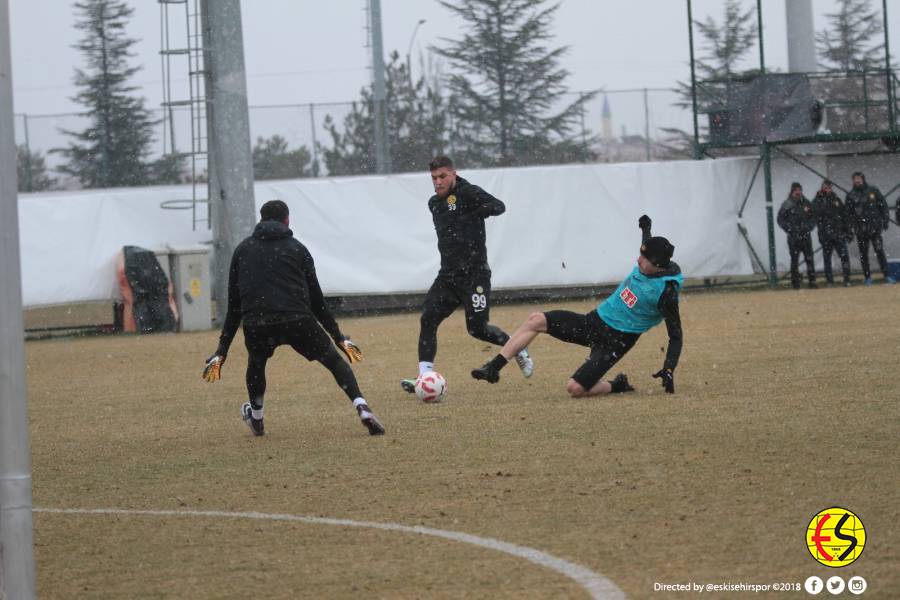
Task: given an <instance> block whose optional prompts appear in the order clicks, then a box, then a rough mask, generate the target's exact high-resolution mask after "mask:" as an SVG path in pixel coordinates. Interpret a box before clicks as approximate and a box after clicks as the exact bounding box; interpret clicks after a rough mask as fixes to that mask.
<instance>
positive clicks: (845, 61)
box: [815, 0, 888, 133]
mask: <svg viewBox="0 0 900 600" xmlns="http://www.w3.org/2000/svg"><path fill="white" fill-rule="evenodd" d="M825 17H826V19H827V20H828V26H827V27H826V28H825V29H822V30H821V31H818V32H817V33H816V49H817V51H818V54H819V65H820V66H821V67H822V68H823V69H825V70H827V71H829V72H830V73H832V74H833V75H834V76H833V77H828V78H823V79H819V80H817V81H815V86H816V90H815V91H816V95H817V96H818V97H819V98H821V99H822V100H824V102H825V106H826V114H825V119H826V123H827V126H828V128H829V130H830V131H832V132H833V133H837V132H841V133H847V132H854V131H866V130H869V131H873V130H879V129H886V128H887V126H888V113H887V106H886V103H887V80H886V78H885V76H884V69H885V53H884V41H883V40H884V37H883V36H884V29H883V26H882V15H881V12H880V11H876V10H872V5H871V1H870V0H839V1H838V6H837V10H836V11H835V12H833V13H828V14H826V15H825ZM878 71H880V73H879V72H878ZM873 101H875V103H873ZM879 102H880V105H879V104H878V103H879ZM866 104H868V106H866Z"/></svg>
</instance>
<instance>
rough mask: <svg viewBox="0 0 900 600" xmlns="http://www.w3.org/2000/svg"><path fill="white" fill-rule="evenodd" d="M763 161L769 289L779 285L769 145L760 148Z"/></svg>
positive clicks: (764, 144)
mask: <svg viewBox="0 0 900 600" xmlns="http://www.w3.org/2000/svg"><path fill="white" fill-rule="evenodd" d="M760 152H761V153H762V161H763V176H764V179H765V188H766V226H767V228H768V231H769V287H771V288H774V287H776V286H777V285H778V265H777V263H776V262H775V215H774V212H775V211H774V208H773V206H772V156H771V152H770V149H769V143H768V142H765V141H764V142H763V143H762V146H760Z"/></svg>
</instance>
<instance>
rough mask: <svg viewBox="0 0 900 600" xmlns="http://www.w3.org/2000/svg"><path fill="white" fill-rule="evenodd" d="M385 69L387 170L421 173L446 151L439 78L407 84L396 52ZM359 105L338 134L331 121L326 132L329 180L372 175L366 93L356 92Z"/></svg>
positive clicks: (370, 104)
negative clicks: (436, 156) (389, 155)
mask: <svg viewBox="0 0 900 600" xmlns="http://www.w3.org/2000/svg"><path fill="white" fill-rule="evenodd" d="M389 59H390V60H389V62H388V63H387V65H385V89H386V99H385V104H386V106H387V124H388V127H387V129H388V144H389V146H390V153H391V164H392V165H393V170H394V171H395V172H398V173H402V172H408V171H421V170H423V169H425V168H426V166H427V164H428V161H429V160H430V159H431V158H432V157H433V156H434V155H435V154H439V153H441V152H444V151H445V149H446V132H447V107H446V102H445V100H444V99H443V98H442V97H441V95H440V93H439V92H438V83H437V82H438V78H439V73H435V74H432V75H431V76H430V77H429V76H422V77H420V78H419V79H418V81H416V82H415V83H411V82H410V77H409V73H408V72H407V68H406V65H405V63H403V62H402V61H401V60H400V55H399V53H397V52H396V51H394V52H392V53H391V55H390V57H389ZM360 96H361V97H360V100H359V101H358V102H354V103H353V106H352V109H351V111H350V113H349V114H347V115H346V116H345V117H344V119H343V123H342V124H343V127H342V128H339V127H338V124H337V123H336V122H335V120H334V118H332V117H331V115H328V116H326V117H325V128H326V130H327V131H328V133H329V135H330V136H331V141H332V145H331V147H322V148H321V150H322V155H323V157H324V160H325V167H326V168H327V169H328V173H329V174H330V175H359V174H370V173H375V172H376V169H375V142H374V140H375V130H374V120H373V119H374V117H373V110H374V101H373V94H372V88H371V87H365V88H363V89H362V90H361V92H360Z"/></svg>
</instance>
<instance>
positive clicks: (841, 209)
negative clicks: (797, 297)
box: [778, 171, 900, 288]
mask: <svg viewBox="0 0 900 600" xmlns="http://www.w3.org/2000/svg"><path fill="white" fill-rule="evenodd" d="M833 187H834V186H833V184H832V182H831V181H829V180H828V179H825V180H824V181H822V186H821V188H819V191H818V192H816V195H815V197H814V198H813V200H812V202H810V201H809V200H808V199H807V198H806V197H805V196H804V195H803V186H802V185H800V184H799V183H797V182H794V183H792V184H791V191H790V194H789V195H788V198H787V200H785V201H784V203H783V204H782V205H781V209H780V210H779V211H778V226H779V227H781V228H782V229H783V230H784V231H785V233H786V234H787V241H788V251H789V252H790V256H791V285H793V287H794V288H799V287H800V282H801V277H800V271H799V264H798V263H799V259H800V254H801V253H802V254H803V256H804V259H805V261H806V273H807V277H808V285H809V287H811V288H815V287H816V270H815V265H814V263H813V247H812V230H813V229H815V228H818V235H819V243H820V244H822V259H823V261H824V264H825V279H826V280H827V282H828V283H829V285H830V284H833V283H834V275H833V273H832V270H831V254H832V252H835V253H837V255H838V257H840V259H841V269H842V271H843V275H844V285H845V286H849V285H851V283H850V255H849V254H848V252H847V243H848V242H850V241H852V240H853V238H854V237H855V238H856V242H857V244H858V245H859V262H860V265H861V267H862V271H863V277H864V278H865V279H864V283H865V284H866V285H871V284H872V271H871V269H870V268H869V246H870V245H871V247H872V249H873V250H874V251H875V257H876V258H877V260H878V266H879V267H880V268H881V272H882V274H883V275H884V280H885V282H886V283H896V280H895V279H894V278H893V277H892V276H891V275H890V274H889V273H888V264H887V257H886V256H885V254H884V242H883V240H882V237H881V233H882V232H883V231H886V230H887V228H888V226H889V225H890V222H891V219H890V214H889V213H888V205H887V201H886V200H885V198H884V195H883V194H882V193H881V191H880V190H879V189H878V188H877V187H875V186H873V185H869V184H868V183H867V182H866V176H865V175H864V174H863V173H862V172H859V171H857V172H856V173H854V174H853V189H852V190H850V192H848V193H847V196H846V198H845V199H844V200H843V201H841V199H840V197H839V196H838V195H837V194H836V193H835V192H834V189H833ZM898 211H900V208H898ZM898 220H900V216H898Z"/></svg>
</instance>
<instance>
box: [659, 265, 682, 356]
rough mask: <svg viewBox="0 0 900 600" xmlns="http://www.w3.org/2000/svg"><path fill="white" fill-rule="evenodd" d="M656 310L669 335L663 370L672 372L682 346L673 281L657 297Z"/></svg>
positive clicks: (676, 291) (676, 296) (676, 290)
mask: <svg viewBox="0 0 900 600" xmlns="http://www.w3.org/2000/svg"><path fill="white" fill-rule="evenodd" d="M657 308H659V312H660V313H661V314H662V316H663V318H664V319H665V320H666V331H667V332H668V334H669V348H668V350H666V361H665V363H663V368H664V369H669V370H672V371H674V370H675V367H677V366H678V359H679V357H681V347H682V345H683V334H682V331H681V314H680V313H679V310H678V286H677V285H676V284H675V282H674V281H670V282H668V283H667V284H666V289H665V290H664V291H663V293H662V295H661V296H660V297H659V303H658V305H657Z"/></svg>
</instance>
